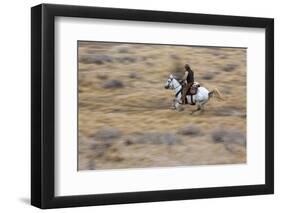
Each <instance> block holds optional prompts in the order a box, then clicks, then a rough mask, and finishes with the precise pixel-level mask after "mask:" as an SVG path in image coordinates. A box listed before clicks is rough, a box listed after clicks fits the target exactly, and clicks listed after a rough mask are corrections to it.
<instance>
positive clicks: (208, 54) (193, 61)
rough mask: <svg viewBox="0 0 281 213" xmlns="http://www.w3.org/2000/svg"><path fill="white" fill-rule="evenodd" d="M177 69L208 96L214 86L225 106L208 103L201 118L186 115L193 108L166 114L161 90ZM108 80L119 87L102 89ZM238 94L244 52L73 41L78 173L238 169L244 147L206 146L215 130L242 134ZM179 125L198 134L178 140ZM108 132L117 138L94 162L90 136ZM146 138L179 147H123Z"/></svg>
mask: <svg viewBox="0 0 281 213" xmlns="http://www.w3.org/2000/svg"><path fill="white" fill-rule="evenodd" d="M88 57H89V58H90V59H88ZM91 60H92V61H91ZM89 61H90V62H89ZM185 63H189V64H190V65H191V67H192V69H193V70H194V71H195V78H196V81H198V82H200V84H201V85H202V86H204V87H206V88H208V89H212V88H214V87H217V88H218V89H219V90H221V92H222V93H223V95H224V97H225V98H226V100H225V101H224V102H217V101H215V100H211V101H210V102H209V103H208V104H207V105H206V112H205V113H204V114H203V115H193V116H191V115H189V112H190V111H191V110H192V109H193V108H194V106H185V111H182V112H176V111H172V110H171V109H170V106H171V101H172V98H173V96H174V93H173V91H170V90H165V89H164V83H165V81H166V80H167V78H168V76H169V74H170V73H173V74H176V75H178V76H180V75H181V74H183V72H184V69H183V65H184V64H185ZM112 81H119V83H120V82H121V84H118V85H119V86H116V87H115V86H114V85H113V86H110V87H106V86H105V85H108V84H110V82H111V83H112ZM115 83H116V82H115ZM113 84H114V83H113ZM110 85H112V84H110ZM245 94H246V49H242V48H207V47H206V48H205V47H189V46H167V45H142V44H120V43H101V42H80V43H79V169H81V170H83V169H116V168H132V167H152V166H157V167H158V166H185V165H202V164H204V165H206V164H229V163H245V161H246V145H244V146H242V145H241V144H234V145H233V144H232V145H231V149H230V148H229V145H225V144H222V143H214V142H213V140H212V134H213V132H214V131H217V129H218V128H223V129H230V130H231V129H234V130H235V131H236V132H240V133H241V134H244V135H245V134H246V97H245ZM187 125H189V126H192V125H196V127H197V128H200V134H199V135H196V134H195V135H185V134H180V133H179V130H180V129H182V128H183V127H186V126H187ZM109 127H110V128H115V129H116V130H117V131H119V132H120V134H121V136H120V137H118V138H113V139H111V143H110V145H107V146H106V148H105V149H104V150H103V152H102V153H101V154H99V155H97V149H95V148H94V147H96V146H93V145H92V144H93V143H97V144H102V143H105V142H104V141H102V140H98V139H97V138H95V137H94V135H95V134H96V133H97V132H98V131H100V130H101V129H104V128H109ZM151 132H152V133H159V134H162V133H171V134H175V135H176V137H178V138H179V139H180V140H181V141H182V143H178V144H177V143H175V144H172V145H167V144H161V143H160V144H153V143H130V141H129V140H128V138H132V137H134V136H135V135H137V134H145V133H148V134H149V133H151ZM106 143H107V144H108V141H107V142H106ZM233 146H235V147H234V148H233ZM236 146H237V147H236ZM233 150H234V151H233Z"/></svg>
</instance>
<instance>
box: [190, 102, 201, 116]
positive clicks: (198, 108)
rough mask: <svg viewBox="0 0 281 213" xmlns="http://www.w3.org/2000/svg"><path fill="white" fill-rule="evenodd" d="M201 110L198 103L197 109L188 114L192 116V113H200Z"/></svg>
mask: <svg viewBox="0 0 281 213" xmlns="http://www.w3.org/2000/svg"><path fill="white" fill-rule="evenodd" d="M201 109H202V106H201V104H199V103H198V105H197V108H196V109H195V110H193V111H191V113H190V114H191V115H193V113H195V112H197V111H200V110H201Z"/></svg>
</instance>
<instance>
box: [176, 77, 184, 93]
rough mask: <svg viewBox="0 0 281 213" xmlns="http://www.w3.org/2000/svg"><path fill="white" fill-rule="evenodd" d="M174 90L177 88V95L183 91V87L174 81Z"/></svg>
mask: <svg viewBox="0 0 281 213" xmlns="http://www.w3.org/2000/svg"><path fill="white" fill-rule="evenodd" d="M174 88H175V92H176V94H177V93H178V92H179V91H180V90H181V88H182V86H181V85H180V83H179V82H178V81H177V80H175V79H174Z"/></svg>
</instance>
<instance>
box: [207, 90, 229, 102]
mask: <svg viewBox="0 0 281 213" xmlns="http://www.w3.org/2000/svg"><path fill="white" fill-rule="evenodd" d="M212 97H215V98H218V99H219V100H221V101H224V100H225V99H224V98H223V97H222V94H221V93H220V91H219V90H218V89H217V88H215V89H213V90H212V91H211V92H209V98H212Z"/></svg>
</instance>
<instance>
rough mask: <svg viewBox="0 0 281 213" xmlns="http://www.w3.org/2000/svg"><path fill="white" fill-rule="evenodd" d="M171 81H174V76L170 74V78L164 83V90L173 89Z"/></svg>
mask: <svg viewBox="0 0 281 213" xmlns="http://www.w3.org/2000/svg"><path fill="white" fill-rule="evenodd" d="M173 81H174V76H173V75H172V74H171V75H170V77H169V78H168V80H167V81H166V83H165V86H164V88H165V89H174V84H173Z"/></svg>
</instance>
